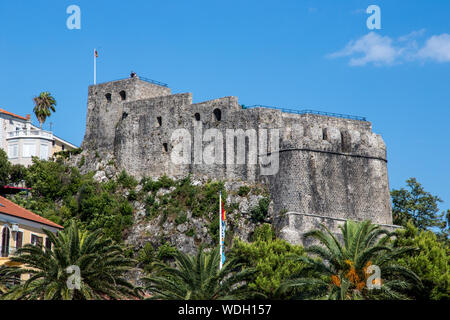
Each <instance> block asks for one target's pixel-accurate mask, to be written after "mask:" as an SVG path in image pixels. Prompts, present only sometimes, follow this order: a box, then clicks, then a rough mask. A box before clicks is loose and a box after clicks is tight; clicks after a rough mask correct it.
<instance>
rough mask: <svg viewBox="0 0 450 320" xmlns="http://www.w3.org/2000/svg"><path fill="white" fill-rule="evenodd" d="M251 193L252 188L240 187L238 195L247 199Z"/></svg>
mask: <svg viewBox="0 0 450 320" xmlns="http://www.w3.org/2000/svg"><path fill="white" fill-rule="evenodd" d="M249 192H250V187H248V186H241V187H239V190H238V192H237V194H238V195H239V196H241V197H245V196H247V195H248V194H249Z"/></svg>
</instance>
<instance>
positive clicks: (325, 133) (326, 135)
mask: <svg viewBox="0 0 450 320" xmlns="http://www.w3.org/2000/svg"><path fill="white" fill-rule="evenodd" d="M322 139H323V140H328V132H327V128H323V129H322Z"/></svg>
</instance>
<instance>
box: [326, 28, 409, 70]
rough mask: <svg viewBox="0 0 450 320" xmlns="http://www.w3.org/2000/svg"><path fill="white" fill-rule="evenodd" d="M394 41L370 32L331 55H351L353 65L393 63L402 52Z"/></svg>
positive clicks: (334, 56)
mask: <svg viewBox="0 0 450 320" xmlns="http://www.w3.org/2000/svg"><path fill="white" fill-rule="evenodd" d="M392 42H393V40H392V39H391V38H389V37H387V36H385V37H382V36H380V35H378V34H376V33H375V32H370V33H368V34H366V35H365V36H363V37H361V38H359V39H358V40H356V41H350V42H349V43H348V44H347V46H346V47H345V48H344V49H343V50H341V51H338V52H335V53H332V54H331V55H329V57H331V58H336V57H351V58H350V62H349V64H350V65H351V66H364V65H366V64H368V63H374V64H376V65H383V64H393V63H394V62H395V60H396V59H397V57H398V56H399V55H400V54H401V49H398V48H395V47H394V46H393V44H392ZM355 56H356V57H355Z"/></svg>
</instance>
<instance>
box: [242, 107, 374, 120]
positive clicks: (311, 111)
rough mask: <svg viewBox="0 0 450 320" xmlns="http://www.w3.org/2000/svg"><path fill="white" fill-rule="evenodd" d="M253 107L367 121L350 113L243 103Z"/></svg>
mask: <svg viewBox="0 0 450 320" xmlns="http://www.w3.org/2000/svg"><path fill="white" fill-rule="evenodd" d="M251 108H267V109H275V110H280V111H282V112H287V113H295V114H317V115H321V116H328V117H335V118H343V119H350V120H358V121H367V119H366V118H365V117H360V116H353V115H349V114H341V113H333V112H324V111H316V110H294V109H286V108H279V107H272V106H263V105H260V104H256V105H252V106H245V105H242V109H251Z"/></svg>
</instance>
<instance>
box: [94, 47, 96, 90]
mask: <svg viewBox="0 0 450 320" xmlns="http://www.w3.org/2000/svg"><path fill="white" fill-rule="evenodd" d="M94 84H97V49H94Z"/></svg>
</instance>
